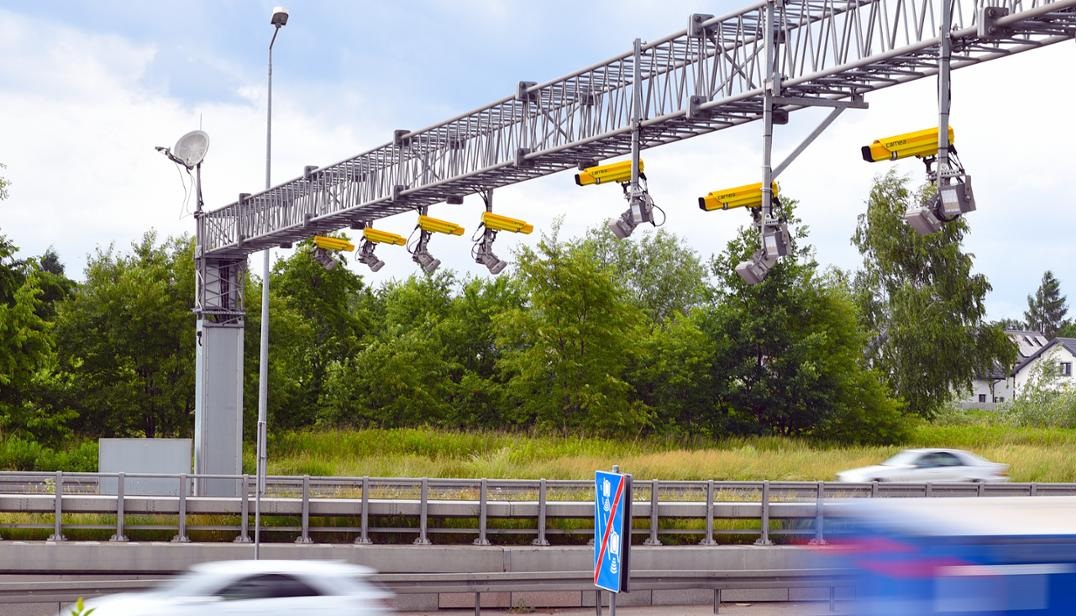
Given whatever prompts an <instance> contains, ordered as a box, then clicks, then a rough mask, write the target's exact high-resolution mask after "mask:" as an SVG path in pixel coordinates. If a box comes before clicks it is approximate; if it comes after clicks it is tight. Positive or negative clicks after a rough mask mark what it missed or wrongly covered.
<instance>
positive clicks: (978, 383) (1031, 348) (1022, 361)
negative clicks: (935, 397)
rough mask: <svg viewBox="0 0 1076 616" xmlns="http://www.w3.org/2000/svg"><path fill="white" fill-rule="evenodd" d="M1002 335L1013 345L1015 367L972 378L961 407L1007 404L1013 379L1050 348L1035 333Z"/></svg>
mask: <svg viewBox="0 0 1076 616" xmlns="http://www.w3.org/2000/svg"><path fill="white" fill-rule="evenodd" d="M1005 334H1006V335H1007V336H1009V339H1010V340H1012V342H1013V344H1014V345H1016V365H1015V366H1013V367H1012V368H1011V369H1010V368H1009V367H1007V366H994V368H993V369H992V370H990V372H989V373H988V374H983V375H979V376H976V377H975V379H973V380H972V382H971V392H970V393H969V394H968V395H966V396H963V397H962V399H961V400H960V406H961V407H963V408H981V409H994V408H996V406H995V405H996V404H1001V403H1004V402H1007V401H1011V400H1012V398H1013V395H1015V394H1016V391H1014V388H1013V385H1014V383H1015V379H1014V376H1013V375H1014V374H1015V373H1016V372H1017V371H1019V370H1021V369H1022V368H1024V367H1025V366H1026V365H1027V364H1028V363H1029V362H1031V361H1032V357H1036V356H1038V355H1039V353H1041V352H1042V350H1043V349H1045V348H1046V347H1047V346H1049V345H1050V340H1049V339H1047V338H1046V336H1044V335H1042V334H1041V333H1039V332H1028V331H1022V330H1006V331H1005Z"/></svg>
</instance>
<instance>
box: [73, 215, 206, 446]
mask: <svg viewBox="0 0 1076 616" xmlns="http://www.w3.org/2000/svg"><path fill="white" fill-rule="evenodd" d="M193 297H194V244H193V242H192V241H191V240H190V239H189V238H186V237H179V238H172V239H168V240H165V241H164V242H161V243H158V241H157V236H156V234H155V233H154V232H152V231H151V232H148V233H146V234H145V235H144V236H143V237H142V239H141V240H140V241H139V242H137V243H135V244H134V245H133V246H132V247H131V254H129V255H124V254H118V253H117V252H116V251H115V250H114V249H113V248H112V247H109V248H107V249H105V250H98V251H97V252H96V253H95V254H94V255H93V256H91V257H90V259H89V262H88V264H87V266H86V280H85V282H83V283H82V285H80V286H79V288H78V290H77V291H76V292H75V293H74V295H73V296H72V298H71V299H70V300H68V301H66V302H64V303H62V304H61V305H60V306H59V313H58V316H57V324H56V343H57V349H58V351H59V356H60V366H61V369H62V370H63V371H64V372H65V373H66V374H68V375H69V377H70V378H69V379H68V383H69V391H68V396H67V400H68V403H69V404H70V406H71V407H72V408H74V409H75V410H77V411H78V414H79V420H78V424H77V425H78V427H79V430H80V431H81V432H82V433H84V434H91V435H98V436H136V435H140V436H146V437H154V436H185V435H190V434H191V432H192V428H193V425H194V424H193V412H194V338H195V337H194V315H193V313H192V312H191V303H192V300H193Z"/></svg>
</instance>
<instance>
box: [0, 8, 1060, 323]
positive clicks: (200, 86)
mask: <svg viewBox="0 0 1076 616" xmlns="http://www.w3.org/2000/svg"><path fill="white" fill-rule="evenodd" d="M741 4H743V3H742V2H738V1H737V2H726V1H716V0H710V1H708V2H703V1H694V2H693V1H689V0H663V1H661V2H642V1H639V2H613V1H592V2H586V3H579V2H569V1H566V0H564V1H552V0H545V1H543V2H518V1H516V2H508V1H503V2H498V1H494V0H452V1H449V0H429V1H423V2H420V1H417V0H416V1H401V2H351V1H336V2H333V1H318V2H292V3H291V4H290V5H289V6H288V8H289V9H290V12H291V20H290V21H289V23H288V25H287V26H286V27H285V28H284V29H283V30H282V31H281V33H280V36H279V38H278V40H277V43H276V45H275V47H274V67H273V69H274V70H273V86H274V90H273V146H274V147H273V161H274V163H273V177H274V178H275V179H276V180H285V179H289V178H292V177H295V176H296V175H299V174H300V173H301V172H302V168H303V166H304V165H310V164H313V165H319V166H321V165H326V164H329V163H333V162H336V161H339V160H342V159H344V158H348V157H350V156H353V155H355V154H358V153H360V152H362V151H364V150H367V149H369V148H371V147H375V146H377V145H380V144H382V143H384V142H386V141H389V140H390V139H391V136H392V131H393V129H396V128H408V129H417V128H421V127H424V126H428V125H430V124H433V123H436V122H438V121H441V120H444V119H447V118H449V117H451V116H454V115H457V114H459V113H462V112H466V111H469V110H471V109H474V108H476V107H479V106H482V105H485V104H487V103H489V102H492V101H494V100H496V99H499V98H501V97H503V96H506V95H508V94H511V93H512V92H514V90H515V84H516V83H517V82H518V81H521V80H527V81H538V82H541V81H545V80H548V79H552V78H556V77H559V76H562V75H565V74H567V73H569V72H572V71H574V70H576V69H579V68H583V67H584V66H587V65H590V64H593V63H595V62H598V61H601V60H604V59H607V58H609V57H611V56H614V55H616V54H619V53H622V52H624V51H627V50H629V49H630V48H631V42H632V39H634V38H635V37H636V36H639V37H642V38H643V39H644V40H647V39H656V38H658V37H661V36H664V35H666V34H670V33H672V32H674V31H677V30H680V29H682V28H683V27H684V25H685V23H686V20H687V17H688V15H690V14H691V13H724V12H728V11H731V10H733V9H735V8H737V7H739V6H740V5H741ZM273 5H274V3H273V2H261V1H242V2H240V1H236V0H233V1H222V0H207V1H197V0H195V1H187V2H183V3H173V2H134V1H131V0H128V1H127V2H120V1H110V0H94V1H93V2H88V1H69V2H30V1H21V2H20V1H11V0H0V58H3V61H2V62H0V163H5V164H6V165H7V168H6V169H4V170H3V171H0V174H2V175H4V176H5V177H7V178H8V179H9V180H10V181H11V183H12V186H11V189H10V192H11V197H10V199H9V200H8V201H6V202H4V203H3V204H2V205H0V232H2V233H3V234H5V235H7V236H8V238H9V239H11V240H13V241H14V242H15V243H16V244H18V245H19V246H20V247H21V249H22V254H23V255H32V254H40V253H41V252H43V251H44V250H45V249H46V248H48V247H49V246H54V247H55V248H56V250H57V251H58V252H59V253H60V256H61V258H62V260H63V261H64V263H65V264H67V266H68V272H69V274H71V275H73V276H74V277H76V278H81V276H82V267H83V265H84V264H85V260H86V256H87V255H88V254H89V253H91V252H92V251H93V250H94V248H95V247H97V246H107V245H108V244H110V243H114V244H115V245H116V246H117V247H118V248H121V249H124V250H126V249H127V248H128V246H129V245H130V243H131V242H133V241H135V240H136V239H138V238H139V237H140V236H141V235H142V233H143V232H144V231H145V230H147V229H149V228H155V229H157V230H158V231H159V232H160V233H161V234H162V235H175V234H180V233H193V228H194V222H193V218H192V217H191V216H190V211H191V209H192V208H193V204H191V203H189V202H188V203H185V202H184V186H183V184H181V179H180V176H179V174H177V171H176V168H175V166H174V165H172V164H171V163H170V162H168V161H167V160H165V159H164V158H163V157H161V155H160V154H158V153H157V152H155V151H154V149H153V148H154V146H158V145H166V146H171V145H172V144H174V142H175V140H176V138H178V137H179V136H180V135H182V134H183V133H185V132H187V131H189V130H192V129H195V128H199V127H201V128H203V129H204V130H206V131H207V132H208V133H209V135H210V138H211V146H210V150H209V155H208V157H207V158H206V162H205V164H204V167H203V174H204V184H205V185H204V192H205V198H206V206H207V208H208V209H215V208H218V207H221V206H224V205H226V204H228V203H230V202H232V201H234V200H235V197H236V195H237V194H238V193H240V192H257V191H258V190H260V189H261V188H262V187H263V184H264V164H265V163H264V160H265V159H264V156H265V103H266V83H265V82H266V74H265V73H266V51H267V46H268V43H269V39H270V37H271V35H272V27H271V26H270V25H269V23H268V22H269V16H270V14H271V12H272V11H271V9H272V8H273ZM1074 74H1076V44H1073V43H1071V42H1066V43H1062V44H1058V45H1054V46H1053V47H1050V48H1046V49H1041V50H1035V51H1031V52H1028V53H1025V54H1019V55H1017V56H1015V57H1011V58H1006V59H1002V60H996V61H993V62H989V63H987V64H985V65H981V66H976V67H971V68H966V69H961V70H959V71H956V72H955V73H954V74H953V112H952V124H953V126H954V128H955V131H956V141H957V145H958V146H959V148H960V152H961V159H962V161H963V162H964V164H965V166H966V168H967V169H968V172H969V173H970V174H971V175H972V177H973V178H974V184H975V195H976V200H977V203H978V211H976V212H974V213H973V214H971V215H970V216H969V218H968V221H969V223H970V225H971V233H970V234H969V236H968V238H967V240H966V246H965V248H966V250H968V251H969V252H971V253H974V255H975V269H976V271H978V272H982V273H985V274H986V275H987V276H988V277H989V279H990V282H991V283H992V284H993V287H994V290H993V292H992V293H991V295H990V296H989V298H988V309H989V316H990V317H991V318H1002V317H1020V316H1022V313H1023V310H1024V308H1025V307H1026V300H1025V298H1026V296H1027V294H1029V293H1032V292H1033V291H1034V290H1035V288H1036V287H1037V286H1038V283H1039V280H1040V278H1041V276H1042V273H1043V272H1044V271H1045V270H1047V269H1050V270H1052V271H1053V272H1054V273H1055V275H1056V276H1057V277H1058V278H1059V279H1060V280H1061V285H1062V291H1063V292H1065V293H1066V294H1068V295H1069V296H1070V297H1072V298H1076V258H1074V256H1076V247H1074V243H1073V242H1072V241H1071V240H1072V238H1073V237H1076V208H1074V207H1073V206H1074V205H1076V203H1074V201H1076V200H1074V198H1073V197H1072V190H1071V188H1070V187H1069V186H1068V180H1069V179H1073V176H1074V175H1076V170H1074V162H1076V119H1074V116H1073V112H1072V109H1073V101H1074V100H1076V86H1074V85H1073V77H1072V76H1073V75H1074ZM935 88H936V84H935V81H934V80H933V79H926V80H920V81H918V82H915V83H912V84H906V85H902V86H899V87H896V88H890V89H888V90H885V91H881V92H877V93H874V94H871V95H869V96H868V98H867V102H868V103H870V109H869V110H866V111H856V110H850V111H848V112H846V113H845V114H844V115H842V116H841V118H840V119H839V120H838V121H837V122H836V123H835V124H834V125H833V126H832V127H830V129H829V130H828V131H827V132H826V133H825V134H824V135H823V136H822V137H821V138H820V139H819V140H818V141H817V142H816V143H815V144H814V145H813V146H812V147H811V148H810V149H809V150H808V151H807V152H806V153H805V154H804V155H803V156H801V157H800V158H799V159H798V160H797V161H796V163H795V164H793V165H792V166H791V167H790V168H789V169H788V170H787V171H786V172H785V173H784V174H783V175H782V177H781V188H782V191H783V192H784V193H785V194H787V195H790V196H794V197H796V198H797V199H799V201H800V203H801V207H800V209H799V213H800V215H801V216H802V217H803V220H804V222H805V224H807V225H808V226H809V227H810V232H811V235H810V237H811V241H812V243H813V244H814V245H815V246H816V248H817V254H818V258H819V260H820V261H821V262H822V263H823V264H826V265H835V266H838V267H841V268H845V269H853V268H856V267H857V266H858V265H859V256H858V254H857V253H856V251H855V249H854V248H853V247H852V246H851V244H850V242H849V238H850V237H851V235H852V232H853V230H854V228H855V224H856V216H857V215H858V214H860V213H862V212H863V211H864V209H865V199H866V196H867V194H868V192H869V190H870V185H871V182H872V179H873V177H874V176H875V175H877V174H881V173H884V172H885V170H886V168H887V167H883V166H880V165H878V164H875V165H870V164H867V163H865V162H863V161H862V160H861V159H860V155H859V147H860V146H862V145H864V144H866V143H869V142H870V141H871V140H872V139H875V138H879V137H884V136H888V135H892V134H895V133H901V132H905V131H909V130H916V129H920V128H925V127H929V126H933V125H935V124H936V122H937V115H936V114H937V107H936V94H935ZM824 115H825V112H824V111H803V112H797V113H795V114H793V115H792V119H791V122H790V123H789V124H788V125H787V126H782V127H777V130H776V135H775V160H781V159H782V158H783V157H784V154H785V153H787V152H788V151H790V150H791V149H792V148H794V147H795V146H796V145H797V144H798V142H799V139H800V138H801V137H802V135H803V134H805V133H806V132H807V131H809V130H811V128H813V126H814V125H815V124H816V123H817V122H818V121H819V120H820V119H821V118H822V117H823V116H824ZM760 133H761V125H760V124H758V123H755V124H749V125H747V126H743V127H738V128H735V129H730V130H725V131H720V132H718V133H714V134H710V135H706V136H703V137H699V138H696V139H691V140H688V141H685V142H682V143H680V144H674V145H669V146H664V147H662V148H658V149H655V150H650V151H646V152H644V159H645V160H646V165H647V172H648V176H649V178H650V188H651V194H652V196H653V197H654V199H655V201H656V202H657V203H658V205H660V206H662V208H664V209H665V211H666V212H667V213H668V223H667V224H666V227H665V228H666V229H668V230H670V231H671V232H673V233H675V234H677V235H679V236H681V237H683V238H685V240H686V241H687V242H688V243H689V244H690V245H691V246H692V247H693V248H694V249H695V250H697V251H698V252H699V253H700V254H701V255H702V256H703V257H704V258H707V257H709V255H710V254H712V253H714V252H718V251H720V250H722V249H723V247H724V245H725V242H727V241H728V239H729V238H730V237H732V235H733V234H734V233H735V230H736V228H737V227H738V226H739V225H741V224H743V223H744V222H746V220H747V217H746V214H744V213H743V212H739V211H734V212H711V213H704V212H701V211H700V210H699V209H698V207H697V203H696V200H697V198H698V196H700V195H702V194H705V193H706V192H708V191H710V190H714V189H717V188H722V187H727V186H734V185H739V184H746V183H750V182H754V181H758V179H759V178H760V177H761V170H760V164H761V149H760V143H761V139H760ZM896 165H897V168H898V169H899V170H900V171H901V172H902V173H904V174H906V175H908V176H909V177H911V178H912V179H914V180H915V182H916V183H918V182H919V181H921V179H922V177H923V172H922V165H921V164H920V163H919V162H918V161H915V160H914V159H913V160H911V161H902V162H900V163H896ZM619 192H620V191H619V189H617V188H615V187H590V189H579V188H577V187H576V186H575V184H574V182H573V181H572V176H571V174H570V173H561V174H558V175H554V176H550V177H546V178H542V179H538V180H533V181H530V182H526V183H524V184H521V185H517V186H513V187H509V188H505V189H501V190H498V191H497V194H496V199H495V202H496V205H497V208H496V209H497V211H498V212H500V213H502V214H506V215H509V216H516V217H520V218H524V219H526V220H528V221H530V222H532V223H534V225H535V226H536V228H537V231H541V230H543V229H545V230H548V229H549V227H550V225H551V223H552V222H553V220H555V219H556V218H557V217H561V216H563V217H564V227H563V231H562V233H563V234H564V235H566V236H569V237H571V236H576V235H579V234H581V233H583V232H584V231H585V230H586V229H587V228H590V227H593V226H596V225H599V224H602V223H603V221H605V220H606V219H608V218H610V217H613V216H616V215H618V214H619V213H620V211H621V210H623V207H624V202H623V200H622V199H621V198H620V196H619ZM481 210H482V206H481V201H480V199H478V198H477V197H469V198H468V199H467V200H466V201H465V203H464V204H463V205H462V206H449V205H439V206H434V207H433V208H432V209H431V212H430V213H431V215H433V216H437V217H440V218H446V219H449V220H453V221H455V222H459V223H461V224H463V225H465V226H466V227H467V228H468V233H467V235H466V236H465V237H464V238H449V237H445V236H441V237H437V238H435V242H434V243H431V251H432V252H434V254H435V255H436V256H438V257H439V258H441V259H442V260H443V261H444V263H445V264H446V265H447V266H449V267H452V268H453V269H456V270H457V271H461V272H469V273H473V274H476V275H485V269H484V268H482V267H480V266H478V265H476V264H474V263H473V262H471V261H470V260H469V252H470V243H469V242H468V241H467V240H466V237H469V236H470V232H471V231H472V230H473V229H474V227H475V226H476V224H477V218H478V216H479V213H480V211H481ZM414 224H415V217H414V216H413V215H400V216H396V217H393V218H390V219H386V220H383V221H379V222H378V224H377V226H378V227H379V228H383V229H386V230H389V231H394V232H397V233H401V234H403V235H408V234H409V233H410V231H411V229H412V228H413V227H414ZM537 236H538V233H537V232H536V233H535V234H533V235H532V236H528V237H515V236H510V235H509V234H501V236H500V237H499V238H498V240H497V252H498V253H500V254H501V256H502V257H508V256H509V255H510V254H511V250H510V247H511V246H512V245H513V244H514V242H516V241H524V242H528V243H533V242H535V241H536V238H537ZM378 252H379V255H380V256H381V258H382V259H384V260H385V261H386V262H387V263H388V265H387V266H386V267H385V268H384V269H382V270H381V271H380V272H379V273H377V274H371V273H370V272H369V270H367V269H365V268H364V267H362V266H359V265H357V264H354V263H352V267H353V268H355V269H356V271H359V272H360V273H361V274H362V275H363V276H364V277H366V279H367V280H369V281H370V282H372V283H373V284H375V285H376V284H378V283H380V282H381V281H384V280H387V279H389V278H391V277H396V278H401V277H405V276H407V275H409V274H410V273H412V272H415V271H417V269H416V266H414V264H413V263H411V261H410V258H409V256H408V255H407V253H406V252H404V250H403V249H402V248H396V247H388V246H386V247H382V248H380V249H379V251H378ZM252 266H254V267H253V269H255V270H260V260H257V261H252ZM1073 301H1076V299H1074V300H1073ZM1074 312H1076V309H1074Z"/></svg>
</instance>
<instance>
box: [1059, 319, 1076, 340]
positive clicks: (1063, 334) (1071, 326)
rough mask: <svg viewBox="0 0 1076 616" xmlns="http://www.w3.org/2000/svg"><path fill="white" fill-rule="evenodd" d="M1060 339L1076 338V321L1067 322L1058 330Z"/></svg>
mask: <svg viewBox="0 0 1076 616" xmlns="http://www.w3.org/2000/svg"><path fill="white" fill-rule="evenodd" d="M1057 337H1058V338H1076V321H1067V322H1065V324H1064V325H1062V326H1061V328H1060V329H1058V330H1057Z"/></svg>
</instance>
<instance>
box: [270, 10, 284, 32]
mask: <svg viewBox="0 0 1076 616" xmlns="http://www.w3.org/2000/svg"><path fill="white" fill-rule="evenodd" d="M269 23H270V25H273V26H276V27H277V28H279V27H281V26H286V25H288V9H286V8H284V7H282V6H278V7H274V8H273V18H272V19H271V20H270V21H269Z"/></svg>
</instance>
